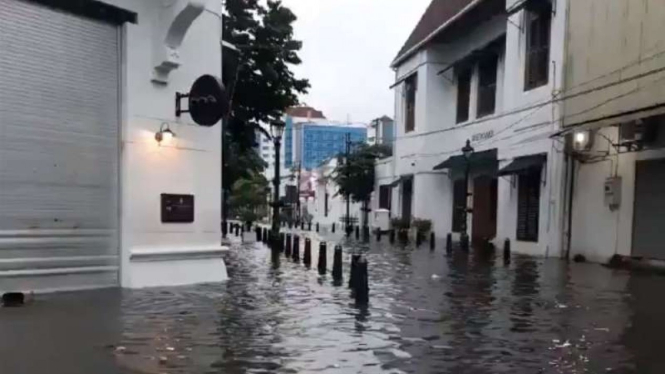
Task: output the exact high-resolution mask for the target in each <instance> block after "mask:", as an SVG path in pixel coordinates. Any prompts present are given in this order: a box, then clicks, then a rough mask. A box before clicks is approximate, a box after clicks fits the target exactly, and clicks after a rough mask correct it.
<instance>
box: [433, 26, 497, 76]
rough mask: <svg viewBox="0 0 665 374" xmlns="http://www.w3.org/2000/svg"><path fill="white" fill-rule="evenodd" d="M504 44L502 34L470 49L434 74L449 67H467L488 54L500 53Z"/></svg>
mask: <svg viewBox="0 0 665 374" xmlns="http://www.w3.org/2000/svg"><path fill="white" fill-rule="evenodd" d="M505 45H506V35H505V34H504V35H501V36H500V37H498V38H496V39H494V40H492V41H491V42H489V43H487V44H485V45H484V46H482V47H480V48H478V49H474V50H473V51H471V53H469V54H467V55H466V56H464V57H462V58H460V59H459V60H457V61H455V62H453V63H452V64H450V65H448V66H446V67H445V68H444V69H443V70H441V71H439V72H438V73H437V74H436V75H441V74H444V73H445V72H447V71H449V70H450V69H463V68H464V67H469V66H471V65H473V64H475V63H476V62H477V61H478V60H482V59H484V58H486V57H489V56H496V55H500V54H502V53H503V51H504V50H505Z"/></svg>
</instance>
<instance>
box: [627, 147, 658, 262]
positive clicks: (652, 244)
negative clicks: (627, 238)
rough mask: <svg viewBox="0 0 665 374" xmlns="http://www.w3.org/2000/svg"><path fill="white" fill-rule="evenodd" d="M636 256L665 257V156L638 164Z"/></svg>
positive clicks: (634, 227)
mask: <svg viewBox="0 0 665 374" xmlns="http://www.w3.org/2000/svg"><path fill="white" fill-rule="evenodd" d="M635 167H636V168H635V209H634V219H633V255H634V256H642V257H646V258H652V259H659V260H665V246H663V240H662V235H663V232H665V218H664V215H663V214H664V213H663V212H665V159H661V160H647V161H638V162H637V163H636V165H635Z"/></svg>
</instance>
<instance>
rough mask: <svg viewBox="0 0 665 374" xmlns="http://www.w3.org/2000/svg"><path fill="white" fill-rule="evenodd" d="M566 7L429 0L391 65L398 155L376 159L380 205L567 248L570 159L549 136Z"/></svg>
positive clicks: (521, 241)
mask: <svg viewBox="0 0 665 374" xmlns="http://www.w3.org/2000/svg"><path fill="white" fill-rule="evenodd" d="M566 6H567V5H566V2H565V1H555V2H550V1H549V0H542V1H541V0H528V1H515V0H508V1H496V0H455V1H448V0H433V1H432V3H431V4H430V6H429V7H428V9H427V10H426V12H425V14H424V15H423V17H422V19H421V20H420V22H419V23H418V24H417V25H416V27H415V28H414V30H413V32H412V33H411V35H410V36H409V38H408V39H407V41H406V42H405V44H404V46H403V47H402V48H401V50H400V51H399V52H398V54H397V56H396V58H395V60H394V61H393V63H392V68H393V69H394V71H395V83H394V84H393V85H392V87H391V88H392V89H394V90H395V138H394V155H393V156H392V158H389V159H386V160H381V161H380V162H379V163H378V164H377V169H376V174H377V185H376V191H378V194H377V196H376V198H375V199H374V203H373V207H374V209H376V208H379V207H382V208H390V210H391V215H392V216H393V217H406V218H414V217H417V218H425V219H431V220H432V221H433V228H434V230H435V232H436V233H437V235H438V236H440V237H441V236H445V235H446V234H447V233H453V234H454V238H455V240H457V239H458V238H459V235H460V233H461V232H463V231H465V230H467V231H468V233H469V235H470V237H471V240H472V243H474V244H475V245H483V244H486V243H488V242H491V243H494V244H496V245H499V244H501V243H503V241H504V240H505V239H510V240H511V241H512V243H513V248H514V250H515V251H517V252H522V253H528V254H534V255H548V256H560V255H561V254H562V246H561V228H560V227H561V223H562V221H563V214H562V211H561V207H562V206H563V205H562V204H561V202H562V201H563V197H564V196H563V194H564V189H563V187H564V184H563V178H562V176H561V172H562V170H564V169H565V168H564V166H565V164H564V161H565V158H564V156H563V152H562V149H561V146H558V142H557V140H554V139H552V138H551V136H552V135H553V134H555V133H556V132H557V131H558V130H559V128H560V121H558V120H557V119H558V118H559V116H560V108H559V104H558V103H557V102H556V98H557V95H558V94H559V91H560V90H561V85H562V83H563V75H562V67H563V62H564V38H563V36H564V33H565V26H566V13H567V11H566ZM467 142H468V145H469V146H470V148H469V152H467V153H466V154H464V153H463V152H462V149H463V148H464V147H465V145H466V144H467ZM471 150H472V151H471Z"/></svg>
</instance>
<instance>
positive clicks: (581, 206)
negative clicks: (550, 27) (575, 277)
mask: <svg viewBox="0 0 665 374" xmlns="http://www.w3.org/2000/svg"><path fill="white" fill-rule="evenodd" d="M568 3H569V4H568V6H569V8H570V9H569V10H568V13H569V17H570V19H569V21H568V24H569V25H570V27H569V29H568V39H567V43H566V44H567V48H566V49H567V50H566V66H565V67H566V74H565V81H564V86H563V94H562V99H563V103H564V113H563V125H564V130H563V131H562V135H566V136H562V137H561V138H560V140H561V142H562V143H564V142H565V144H566V146H567V148H568V150H569V153H570V154H571V157H570V159H571V160H572V163H571V165H572V166H571V167H570V168H569V169H568V173H567V176H568V180H567V182H568V187H567V188H568V189H569V190H570V191H571V192H572V197H573V199H572V202H570V203H571V206H572V211H571V212H570V213H571V214H570V215H568V214H567V215H566V219H565V221H566V222H567V223H569V225H568V226H567V227H569V228H570V230H566V232H565V233H566V239H567V240H569V243H570V247H569V248H570V254H571V255H575V254H583V255H585V256H586V257H587V258H589V259H591V260H594V261H603V262H604V261H607V259H608V258H610V257H611V256H613V255H615V254H618V255H622V256H634V257H640V258H644V259H651V260H653V259H655V260H660V261H662V260H665V248H664V247H663V244H662V240H661V238H662V237H661V235H662V233H663V232H665V220H664V219H663V214H664V213H663V212H665V161H664V160H665V152H664V151H663V147H664V146H665V117H664V115H665V34H664V33H663V32H662V24H663V21H664V20H665V2H663V1H660V0H648V1H633V0H618V1H603V0H574V1H572V0H571V1H569V2H568ZM575 140H576V141H575Z"/></svg>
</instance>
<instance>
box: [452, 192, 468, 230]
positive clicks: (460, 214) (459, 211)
mask: <svg viewBox="0 0 665 374" xmlns="http://www.w3.org/2000/svg"><path fill="white" fill-rule="evenodd" d="M466 189H467V187H466V184H465V183H464V180H463V179H462V180H458V181H455V183H454V185H453V232H462V229H463V220H464V210H466Z"/></svg>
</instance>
